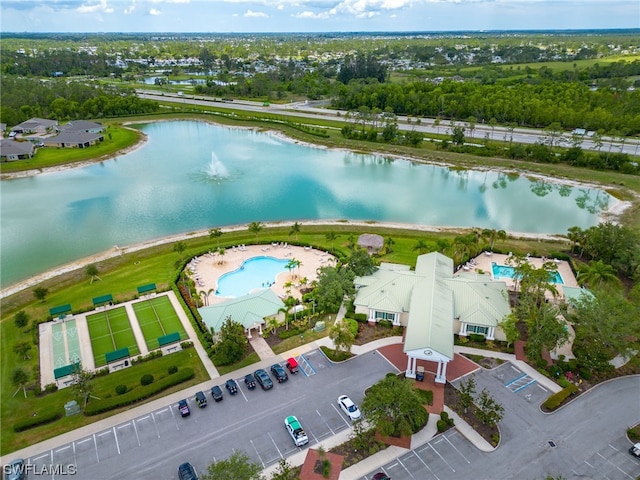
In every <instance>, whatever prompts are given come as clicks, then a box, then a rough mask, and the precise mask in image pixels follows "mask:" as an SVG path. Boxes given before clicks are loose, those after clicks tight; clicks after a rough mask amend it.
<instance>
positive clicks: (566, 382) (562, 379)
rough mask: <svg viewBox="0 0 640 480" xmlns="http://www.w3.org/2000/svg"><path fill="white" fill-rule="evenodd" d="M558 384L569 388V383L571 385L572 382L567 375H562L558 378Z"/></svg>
mask: <svg viewBox="0 0 640 480" xmlns="http://www.w3.org/2000/svg"><path fill="white" fill-rule="evenodd" d="M558 385H560V386H561V387H562V388H567V387H568V386H569V385H571V382H570V381H569V380H567V379H566V378H565V377H560V378H558Z"/></svg>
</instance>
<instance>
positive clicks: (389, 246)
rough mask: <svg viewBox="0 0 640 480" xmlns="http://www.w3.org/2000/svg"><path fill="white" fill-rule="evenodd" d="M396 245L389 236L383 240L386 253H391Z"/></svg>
mask: <svg viewBox="0 0 640 480" xmlns="http://www.w3.org/2000/svg"><path fill="white" fill-rule="evenodd" d="M395 244H396V242H395V240H394V239H393V238H391V237H390V236H389V237H387V238H385V239H384V251H385V252H386V253H391V252H393V248H392V247H393V246H394V245H395Z"/></svg>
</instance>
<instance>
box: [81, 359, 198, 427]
mask: <svg viewBox="0 0 640 480" xmlns="http://www.w3.org/2000/svg"><path fill="white" fill-rule="evenodd" d="M195 375H196V374H195V372H194V371H193V369H192V368H182V369H180V370H178V372H177V373H174V374H173V375H169V376H167V377H164V378H163V379H161V380H158V381H157V382H154V383H152V384H151V385H147V386H146V387H140V388H136V389H133V390H131V391H130V392H127V393H125V394H124V395H118V396H117V397H110V398H105V399H103V400H93V401H91V402H89V404H88V405H87V407H86V408H85V410H84V414H85V415H87V416H92V415H98V414H99V413H103V412H108V411H109V410H113V409H114V408H120V407H126V406H127V405H131V404H133V403H136V402H139V401H140V400H145V399H147V398H149V397H151V396H153V395H155V394H156V393H160V392H162V391H163V390H166V389H167V388H170V387H173V386H174V385H178V384H180V383H182V382H186V381H187V380H191V379H192V378H193V377H195Z"/></svg>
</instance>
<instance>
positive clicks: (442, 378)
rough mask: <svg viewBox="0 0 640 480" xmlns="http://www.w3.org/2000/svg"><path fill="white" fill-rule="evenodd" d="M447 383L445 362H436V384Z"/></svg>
mask: <svg viewBox="0 0 640 480" xmlns="http://www.w3.org/2000/svg"><path fill="white" fill-rule="evenodd" d="M446 382H447V362H438V373H437V374H436V383H446Z"/></svg>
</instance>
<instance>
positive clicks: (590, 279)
mask: <svg viewBox="0 0 640 480" xmlns="http://www.w3.org/2000/svg"><path fill="white" fill-rule="evenodd" d="M577 280H578V283H580V285H586V286H588V287H589V288H592V289H593V288H595V289H598V290H600V289H602V287H605V286H607V287H617V286H620V284H621V282H620V279H619V278H618V277H617V276H616V270H615V268H613V267H612V266H611V265H609V264H606V263H604V262H603V261H602V260H594V261H592V262H589V264H588V265H584V264H582V265H581V266H580V267H579V268H578V276H577Z"/></svg>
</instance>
